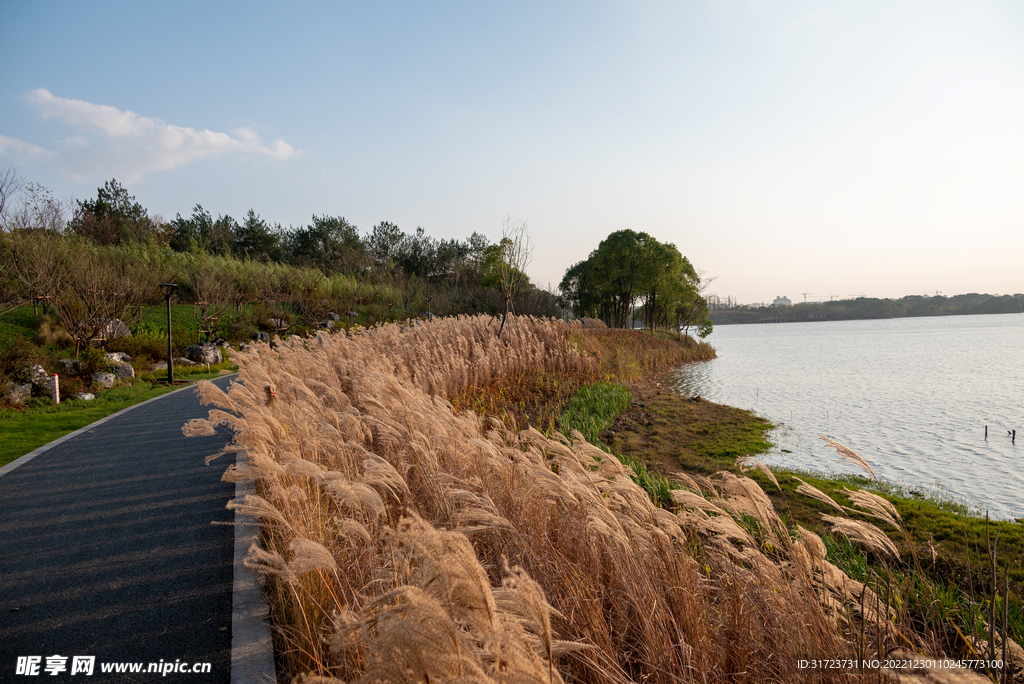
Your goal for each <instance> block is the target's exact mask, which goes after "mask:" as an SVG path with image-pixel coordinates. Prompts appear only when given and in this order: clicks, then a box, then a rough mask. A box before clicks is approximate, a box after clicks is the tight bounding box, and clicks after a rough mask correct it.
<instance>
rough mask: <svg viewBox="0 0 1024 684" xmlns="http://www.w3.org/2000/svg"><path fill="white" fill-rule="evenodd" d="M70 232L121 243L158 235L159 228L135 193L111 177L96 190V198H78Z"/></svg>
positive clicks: (113, 243)
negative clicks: (132, 193) (137, 199)
mask: <svg viewBox="0 0 1024 684" xmlns="http://www.w3.org/2000/svg"><path fill="white" fill-rule="evenodd" d="M70 228H71V231H72V232H73V233H75V234H76V235H80V236H82V237H84V238H87V239H89V240H91V241H92V242H94V243H96V244H98V245H121V244H125V243H128V242H146V241H149V240H156V239H158V238H161V237H162V235H161V231H160V229H159V226H158V225H157V223H156V222H155V221H153V220H152V219H150V217H149V213H148V212H147V211H146V209H145V208H144V207H143V206H142V205H141V204H139V203H138V202H137V201H136V200H135V197H134V196H132V195H129V194H128V191H127V190H126V189H125V188H124V187H123V186H122V185H121V184H120V183H118V182H117V179H116V178H113V179H111V180H109V181H107V182H106V183H104V184H103V187H101V188H98V189H97V191H96V199H94V200H86V201H84V202H81V201H80V202H78V203H77V207H76V208H75V215H74V217H73V218H72V219H71V223H70Z"/></svg>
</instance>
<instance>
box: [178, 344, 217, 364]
mask: <svg viewBox="0 0 1024 684" xmlns="http://www.w3.org/2000/svg"><path fill="white" fill-rule="evenodd" d="M185 356H187V357H188V358H190V359H191V360H193V361H195V362H196V363H204V364H209V365H211V366H213V365H216V364H218V363H220V362H222V361H223V360H224V355H223V354H221V351H220V349H218V348H217V345H215V344H213V343H212V342H207V343H206V344H193V345H192V346H191V347H189V348H188V349H186V350H185Z"/></svg>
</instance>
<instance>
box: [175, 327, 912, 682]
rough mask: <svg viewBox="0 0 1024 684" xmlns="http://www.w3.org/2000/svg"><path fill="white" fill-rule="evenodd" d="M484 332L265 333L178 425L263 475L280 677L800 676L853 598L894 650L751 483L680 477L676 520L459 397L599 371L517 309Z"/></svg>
mask: <svg viewBox="0 0 1024 684" xmlns="http://www.w3.org/2000/svg"><path fill="white" fill-rule="evenodd" d="M495 333H496V330H495V329H494V326H493V325H489V324H488V319H487V318H486V317H480V318H459V319H438V320H435V321H433V322H430V323H427V324H416V325H412V326H401V325H394V324H392V325H384V326H381V327H378V328H374V329H372V330H369V331H366V332H361V333H357V334H334V335H327V334H321V335H319V336H318V337H317V338H315V339H312V340H300V339H293V340H290V341H286V342H282V343H280V344H279V345H278V346H277V347H275V348H273V349H271V348H270V347H269V346H267V345H263V344H257V345H254V347H253V348H252V350H251V351H248V352H243V353H240V354H238V361H239V364H240V368H241V370H240V378H241V382H240V383H235V384H233V385H232V386H231V388H230V389H229V391H228V392H227V393H225V392H223V391H221V390H219V389H217V388H216V387H215V386H213V385H212V384H204V385H203V386H202V387H201V388H200V393H201V396H202V397H203V399H204V401H206V402H208V403H213V404H215V405H216V406H217V408H215V409H214V410H212V411H211V412H210V414H209V417H208V418H207V419H204V420H194V421H191V422H190V423H189V424H188V425H187V426H186V428H185V431H186V433H187V434H208V433H209V432H210V431H212V430H213V427H214V426H215V425H217V424H221V423H226V424H229V425H230V426H231V427H232V428H233V429H234V431H235V439H234V443H233V444H232V445H231V446H230V447H229V448H228V451H229V452H238V454H239V456H240V458H239V462H238V464H237V465H233V466H231V467H229V468H228V470H227V472H226V473H225V478H226V479H228V480H239V479H251V480H254V481H255V483H256V488H257V492H258V494H256V495H251V496H248V497H245V498H244V499H243V500H240V501H236V502H234V503H233V504H232V506H234V507H238V508H242V509H244V510H246V511H248V512H250V513H252V514H253V515H255V516H256V517H257V518H258V519H259V520H260V522H261V533H262V548H256V547H254V548H253V549H252V550H251V551H250V553H249V556H248V563H249V564H250V565H252V566H253V567H255V568H256V569H257V570H259V571H261V572H262V573H264V574H265V575H266V576H267V579H268V582H267V585H266V587H267V591H268V594H269V596H270V602H271V605H272V612H273V618H274V623H275V629H276V630H277V633H278V636H279V644H282V645H283V646H282V647H281V648H280V656H281V658H282V659H283V664H284V667H285V669H286V671H287V675H289V676H292V677H295V676H298V675H300V674H304V673H309V674H311V675H315V676H318V677H332V678H339V679H343V680H355V679H359V680H360V681H367V682H368V681H382V682H425V681H443V680H449V679H460V680H465V681H470V680H473V681H482V682H488V681H509V682H510V681H526V682H534V681H535V682H558V681H573V682H630V681H645V682H652V683H658V682H665V683H668V682H681V681H701V682H706V681H718V680H728V681H780V682H781V681H794V680H797V679H801V678H802V676H803V674H805V673H804V672H802V671H801V670H799V669H798V666H797V661H798V659H799V658H801V657H807V656H808V655H814V656H816V657H840V656H848V655H850V653H851V648H852V647H851V643H850V642H849V641H848V640H846V639H845V638H844V636H843V633H844V628H846V629H848V624H847V623H848V622H849V619H848V617H846V616H847V615H848V614H849V610H850V606H853V605H857V604H863V605H866V606H867V608H866V609H865V610H866V611H867V612H868V613H870V614H871V615H873V616H874V617H875V618H876V619H875V620H872V621H870V622H871V624H874V625H882V627H876V628H877V629H878V630H879V632H880V636H879V648H880V649H886V648H889V647H891V646H894V645H896V643H897V637H896V636H895V635H893V634H892V633H891V630H886V629H885V628H884V625H886V624H888V621H887V620H886V619H877V614H878V611H879V610H881V608H878V606H879V605H881V603H880V601H879V600H878V598H877V597H876V596H875V594H874V592H872V591H871V589H869V588H867V587H866V586H865V585H864V584H863V583H861V582H859V581H857V580H853V579H851V578H849V577H847V575H845V574H844V573H843V572H842V571H840V570H839V569H838V568H837V567H836V566H835V565H833V564H832V563H830V562H828V561H827V560H826V559H825V554H826V547H825V545H824V544H823V543H822V541H821V539H820V538H818V537H817V536H816V535H814V534H813V533H810V532H808V531H805V530H797V531H796V532H795V533H793V532H791V531H790V530H787V529H786V527H785V525H784V524H783V522H782V521H781V520H780V519H779V517H778V516H777V515H776V513H775V511H774V509H773V508H772V504H771V502H770V501H769V500H768V498H767V496H766V495H765V493H764V492H763V491H762V490H760V488H758V486H757V485H756V484H755V483H754V482H753V481H752V480H749V479H747V478H744V477H737V476H734V475H732V474H730V473H719V474H717V475H715V476H713V477H711V478H701V477H696V478H693V479H689V478H687V482H688V485H687V486H688V488H687V489H679V490H675V491H674V492H673V497H674V499H675V501H676V502H677V507H676V508H677V512H675V513H673V512H670V511H668V510H665V509H663V508H659V507H657V506H655V505H654V504H653V503H652V502H651V500H650V498H649V497H648V495H647V493H646V492H645V491H644V490H643V489H642V488H640V487H639V486H637V485H636V484H635V483H634V482H633V481H632V480H631V478H630V475H631V471H630V469H628V468H626V467H624V466H623V465H622V464H621V463H619V462H618V461H617V460H616V459H614V458H608V457H607V454H606V453H605V452H603V451H601V450H600V449H598V448H597V447H595V446H594V445H592V444H591V443H589V442H587V441H586V439H584V437H583V435H582V434H581V433H580V432H579V431H576V430H573V431H572V432H571V434H569V435H568V436H563V435H562V434H561V433H553V434H552V435H551V436H550V437H548V436H545V435H543V434H541V433H539V432H537V431H536V430H533V429H527V430H522V431H519V432H516V431H513V430H509V429H508V428H507V427H506V426H505V425H504V424H503V423H501V422H500V421H497V420H491V419H483V418H482V417H481V416H480V415H478V414H476V413H473V412H470V411H462V412H456V411H455V410H453V408H452V406H451V404H450V403H449V402H448V401H447V398H448V397H451V396H453V395H454V394H457V393H458V392H460V391H461V390H462V389H463V388H465V387H468V386H485V385H487V384H488V383H493V382H495V381H497V380H499V379H500V378H502V377H512V376H515V375H517V374H523V373H525V372H528V371H536V370H537V369H543V370H547V371H550V372H567V371H570V370H573V369H576V370H578V371H579V372H581V373H590V372H591V371H592V370H593V368H592V364H593V363H594V362H593V361H589V360H587V359H586V358H584V357H583V356H582V355H581V354H580V353H579V347H578V346H577V345H578V343H579V340H580V339H581V338H582V339H584V340H585V336H580V335H579V334H578V329H577V328H573V327H571V326H566V325H563V324H555V323H548V322H543V321H539V320H533V319H528V318H521V317H520V318H512V319H510V321H509V323H507V324H506V326H505V332H504V333H503V335H502V338H501V339H500V340H499V339H498V338H497V337H496V334H495ZM588 334H589V331H588ZM584 343H585V342H584ZM268 387H273V388H274V389H275V390H276V397H272V398H271V400H270V401H269V402H268V401H267V396H268V393H267V392H266V388H268ZM684 484H685V483H684ZM871 611H874V613H872V612H871ZM882 652H884V650H883V651H882ZM818 674H819V676H820V678H819V681H840V680H841V681H850V680H851V678H853V679H856V678H857V676H858V675H856V674H851V673H850V672H848V671H832V672H819V673H818ZM360 678H361V679H360Z"/></svg>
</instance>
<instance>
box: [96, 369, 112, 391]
mask: <svg viewBox="0 0 1024 684" xmlns="http://www.w3.org/2000/svg"><path fill="white" fill-rule="evenodd" d="M92 381H93V382H94V383H96V384H97V385H99V386H100V387H102V388H103V389H110V388H111V387H113V386H114V385H115V384H117V376H116V375H114V374H113V373H93V374H92Z"/></svg>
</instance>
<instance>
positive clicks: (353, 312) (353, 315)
mask: <svg viewBox="0 0 1024 684" xmlns="http://www.w3.org/2000/svg"><path fill="white" fill-rule="evenodd" d="M345 315H346V316H348V317H349V318H359V314H357V313H356V312H355V311H349V312H348V313H347V314H345Z"/></svg>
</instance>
